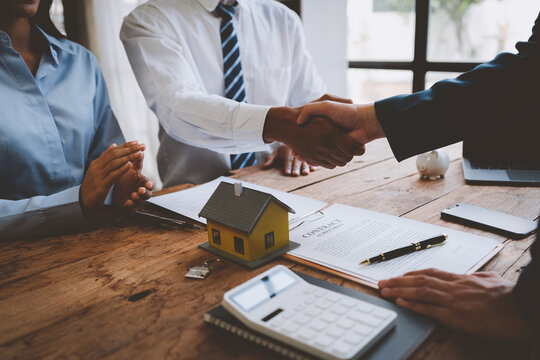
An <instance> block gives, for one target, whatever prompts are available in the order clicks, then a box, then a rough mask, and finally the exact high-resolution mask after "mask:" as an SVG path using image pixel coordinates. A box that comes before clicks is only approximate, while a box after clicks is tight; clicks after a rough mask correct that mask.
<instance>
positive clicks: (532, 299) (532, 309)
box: [514, 222, 540, 335]
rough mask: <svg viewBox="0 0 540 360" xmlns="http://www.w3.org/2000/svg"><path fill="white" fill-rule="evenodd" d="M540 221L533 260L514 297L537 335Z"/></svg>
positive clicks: (526, 268) (524, 270)
mask: <svg viewBox="0 0 540 360" xmlns="http://www.w3.org/2000/svg"><path fill="white" fill-rule="evenodd" d="M539 234H540V222H539V226H538V230H537V231H536V241H535V242H534V244H533V246H532V247H531V257H532V260H531V262H530V263H529V265H527V266H526V267H524V268H523V269H522V272H521V275H520V276H519V279H518V282H517V284H516V286H515V287H514V299H515V301H516V303H517V305H518V309H519V310H520V311H521V313H522V314H523V316H524V317H525V318H526V319H527V320H528V321H529V324H531V326H532V327H533V329H534V330H535V332H536V334H537V335H540V244H539V243H538V239H539V238H540V235H539Z"/></svg>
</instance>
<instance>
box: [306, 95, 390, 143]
mask: <svg viewBox="0 0 540 360" xmlns="http://www.w3.org/2000/svg"><path fill="white" fill-rule="evenodd" d="M321 116H322V117H325V118H327V119H329V120H331V121H332V122H333V123H335V124H336V125H338V126H340V127H342V128H344V129H347V130H348V131H349V135H350V137H351V138H353V139H354V140H355V141H356V142H358V143H360V144H367V143H368V142H370V141H372V140H375V139H378V138H381V137H384V136H385V135H384V131H383V129H382V127H381V124H380V123H379V121H378V120H377V115H376V114H375V105H374V104H368V105H354V104H348V103H342V102H335V101H328V100H325V101H322V102H316V103H309V104H306V105H304V106H303V107H302V112H301V114H300V116H298V120H297V122H298V124H299V125H301V124H306V123H307V122H309V121H310V119H312V118H313V117H321Z"/></svg>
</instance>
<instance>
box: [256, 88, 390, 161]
mask: <svg viewBox="0 0 540 360" xmlns="http://www.w3.org/2000/svg"><path fill="white" fill-rule="evenodd" d="M383 136H384V133H383V132H382V129H381V127H380V124H379V122H378V121H377V118H376V116H375V109H374V106H373V104H371V105H354V104H352V102H351V101H350V100H346V99H341V98H338V97H335V96H331V95H324V96H323V97H322V98H320V99H318V100H316V101H315V102H313V103H309V104H306V105H304V106H303V107H301V108H292V107H274V108H271V109H270V110H269V112H268V115H267V117H266V123H265V127H264V133H263V138H264V140H265V141H266V142H271V141H280V142H282V143H284V144H286V145H287V146H288V147H290V149H292V152H293V154H294V155H295V156H296V157H297V158H298V159H299V160H300V161H303V162H306V163H309V164H310V165H312V166H322V167H325V168H328V169H333V168H335V167H336V166H345V165H346V164H347V163H348V162H350V161H351V160H352V158H353V157H354V156H357V155H363V154H364V152H365V147H364V145H365V144H367V143H368V142H370V141H372V140H374V139H376V138H379V137H383Z"/></svg>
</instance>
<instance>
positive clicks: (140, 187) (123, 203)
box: [112, 157, 154, 211]
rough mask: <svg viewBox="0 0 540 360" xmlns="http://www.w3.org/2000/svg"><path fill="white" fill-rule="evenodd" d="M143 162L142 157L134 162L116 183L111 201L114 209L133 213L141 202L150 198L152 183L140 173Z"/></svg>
mask: <svg viewBox="0 0 540 360" xmlns="http://www.w3.org/2000/svg"><path fill="white" fill-rule="evenodd" d="M143 160H144V157H143V158H141V159H139V160H137V161H135V162H134V163H133V166H132V167H131V168H130V169H129V170H128V171H126V172H125V173H124V174H122V176H120V178H119V179H118V181H117V182H116V184H115V186H114V191H113V200H112V201H113V205H114V206H115V207H116V208H118V209H123V210H125V211H133V210H135V207H136V206H137V205H139V204H140V203H141V202H143V201H146V200H148V199H150V198H151V197H152V189H153V188H154V183H153V182H152V181H150V179H148V178H147V177H146V176H144V175H143V174H142V173H141V171H142V167H143Z"/></svg>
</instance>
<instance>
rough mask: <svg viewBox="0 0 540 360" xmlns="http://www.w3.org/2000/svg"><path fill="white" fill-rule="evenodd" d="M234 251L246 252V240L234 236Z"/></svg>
mask: <svg viewBox="0 0 540 360" xmlns="http://www.w3.org/2000/svg"><path fill="white" fill-rule="evenodd" d="M234 251H236V252H237V253H240V254H243V253H244V240H243V239H240V238H239V237H236V236H235V237H234Z"/></svg>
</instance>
